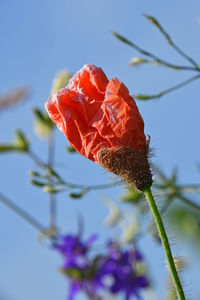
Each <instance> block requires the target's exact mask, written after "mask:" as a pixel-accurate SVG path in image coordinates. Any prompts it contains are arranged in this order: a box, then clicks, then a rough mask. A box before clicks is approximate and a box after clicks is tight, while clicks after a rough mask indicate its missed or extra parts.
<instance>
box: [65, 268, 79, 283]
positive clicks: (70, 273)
mask: <svg viewBox="0 0 200 300" xmlns="http://www.w3.org/2000/svg"><path fill="white" fill-rule="evenodd" d="M60 272H61V273H62V274H64V275H66V276H67V277H69V278H71V279H75V280H83V279H84V273H83V271H82V270H80V269H74V268H67V269H65V268H60Z"/></svg>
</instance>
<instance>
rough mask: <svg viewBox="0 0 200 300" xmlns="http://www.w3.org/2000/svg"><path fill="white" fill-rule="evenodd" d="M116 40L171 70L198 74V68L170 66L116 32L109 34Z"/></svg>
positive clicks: (199, 69)
mask: <svg viewBox="0 0 200 300" xmlns="http://www.w3.org/2000/svg"><path fill="white" fill-rule="evenodd" d="M111 33H112V34H113V35H114V36H115V37H116V38H117V39H119V40H120V41H122V42H124V43H126V44H127V45H129V46H130V47H132V48H134V49H135V50H137V51H138V52H140V53H142V54H143V55H145V56H147V57H151V58H152V59H154V60H155V61H156V62H157V63H159V64H161V65H163V66H166V67H168V68H172V69H176V70H188V71H197V72H200V68H197V67H190V66H180V65H176V64H172V63H170V62H168V61H166V60H164V59H162V58H160V57H158V56H156V55H154V54H153V53H151V52H149V51H146V50H144V49H142V48H141V47H139V46H137V45H136V44H135V43H133V42H131V41H129V40H128V39H126V38H125V37H123V36H122V35H120V34H118V33H116V32H111Z"/></svg>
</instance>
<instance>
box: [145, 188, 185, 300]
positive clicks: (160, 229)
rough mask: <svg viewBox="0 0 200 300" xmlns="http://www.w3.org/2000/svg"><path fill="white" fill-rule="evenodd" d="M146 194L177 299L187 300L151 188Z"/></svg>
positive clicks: (146, 190)
mask: <svg viewBox="0 0 200 300" xmlns="http://www.w3.org/2000/svg"><path fill="white" fill-rule="evenodd" d="M144 193H145V196H146V199H147V201H148V203H149V206H150V209H151V211H152V214H153V217H154V220H155V223H156V225H157V228H158V232H159V235H160V238H161V241H162V245H163V248H164V251H165V255H166V259H167V263H168V266H169V269H170V272H171V277H172V280H173V283H174V287H175V289H176V293H177V297H178V299H179V300H185V295H184V292H183V288H182V285H181V282H180V279H179V275H178V272H177V270H176V266H175V263H174V259H173V256H172V252H171V249H170V245H169V240H168V237H167V234H166V231H165V227H164V225H163V221H162V218H161V215H160V213H159V210H158V208H157V205H156V202H155V200H154V197H153V195H152V192H151V189H150V188H147V189H145V190H144Z"/></svg>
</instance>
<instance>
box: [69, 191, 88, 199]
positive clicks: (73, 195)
mask: <svg viewBox="0 0 200 300" xmlns="http://www.w3.org/2000/svg"><path fill="white" fill-rule="evenodd" d="M69 196H70V197H71V198H73V199H80V198H82V197H83V196H84V193H83V192H81V193H70V194H69Z"/></svg>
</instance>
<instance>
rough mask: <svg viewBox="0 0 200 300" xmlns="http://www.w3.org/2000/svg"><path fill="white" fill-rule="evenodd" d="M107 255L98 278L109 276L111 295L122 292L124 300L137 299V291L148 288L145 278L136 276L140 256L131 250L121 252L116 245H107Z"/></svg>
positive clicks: (138, 295) (138, 296)
mask: <svg viewBox="0 0 200 300" xmlns="http://www.w3.org/2000/svg"><path fill="white" fill-rule="evenodd" d="M109 255H110V256H108V257H107V258H106V259H104V263H103V264H102V266H101V268H100V269H99V270H98V273H99V274H98V276H99V277H101V278H103V277H106V276H109V277H110V278H111V279H112V280H113V282H112V283H111V284H110V286H109V289H110V292H111V293H113V294H117V293H120V292H122V293H124V294H125V297H126V300H129V299H130V298H131V296H136V297H137V298H138V299H139V298H140V294H139V291H140V290H141V289H142V288H145V287H147V286H149V282H148V280H147V278H146V277H145V276H144V275H142V274H141V275H140V274H138V272H137V269H136V264H137V262H138V261H141V260H142V255H141V254H140V253H139V252H138V251H136V250H134V249H132V248H131V249H129V250H125V251H122V250H120V249H118V248H117V244H116V243H109Z"/></svg>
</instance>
